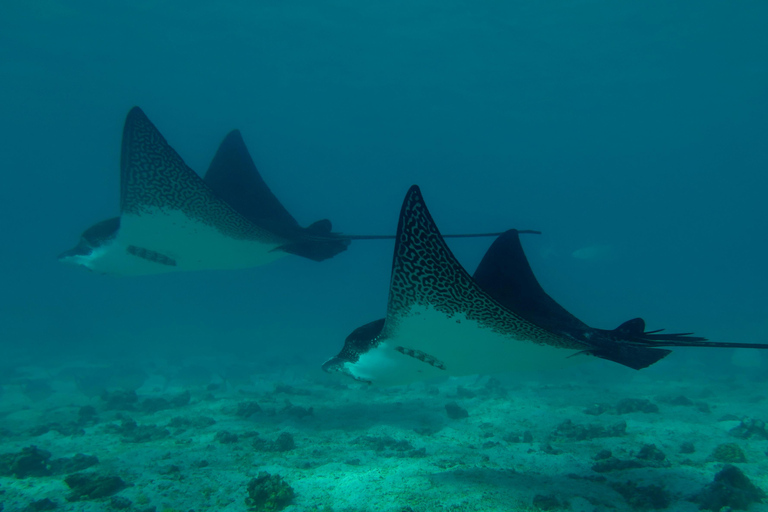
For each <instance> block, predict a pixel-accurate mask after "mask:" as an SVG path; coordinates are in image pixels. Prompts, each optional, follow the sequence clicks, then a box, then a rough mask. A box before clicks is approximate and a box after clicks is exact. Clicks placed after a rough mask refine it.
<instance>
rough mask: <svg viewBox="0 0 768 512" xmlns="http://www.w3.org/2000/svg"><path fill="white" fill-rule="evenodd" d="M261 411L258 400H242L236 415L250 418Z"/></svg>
mask: <svg viewBox="0 0 768 512" xmlns="http://www.w3.org/2000/svg"><path fill="white" fill-rule="evenodd" d="M260 412H261V406H260V405H259V404H257V403H256V402H253V401H251V402H240V403H239V404H237V411H236V412H235V416H238V417H240V418H250V417H251V416H253V415H254V414H258V413H260Z"/></svg>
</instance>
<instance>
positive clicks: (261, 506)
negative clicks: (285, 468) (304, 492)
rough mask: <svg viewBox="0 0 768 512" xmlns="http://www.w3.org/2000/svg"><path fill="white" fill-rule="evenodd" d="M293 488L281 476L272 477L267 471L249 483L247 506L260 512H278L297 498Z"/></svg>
mask: <svg viewBox="0 0 768 512" xmlns="http://www.w3.org/2000/svg"><path fill="white" fill-rule="evenodd" d="M295 495H296V494H295V492H294V491H293V487H291V486H290V485H288V484H287V483H286V482H285V480H283V478H282V477H281V476H280V475H270V474H269V473H267V472H266V471H262V472H260V473H259V476H257V477H256V478H254V479H252V480H251V481H250V482H248V497H247V498H246V499H245V504H246V505H247V506H248V508H250V509H252V510H256V511H259V512H277V511H279V510H282V509H284V508H285V507H287V506H288V505H289V504H290V503H291V501H293V498H294V497H295Z"/></svg>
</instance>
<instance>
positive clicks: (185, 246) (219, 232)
mask: <svg viewBox="0 0 768 512" xmlns="http://www.w3.org/2000/svg"><path fill="white" fill-rule="evenodd" d="M120 168H121V181H120V185H121V186H120V217H117V218H113V219H109V220H107V221H102V222H100V223H97V224H96V225H94V226H93V227H91V228H89V229H88V230H86V231H85V232H84V233H83V235H82V236H81V240H80V243H79V244H78V245H77V246H76V247H75V248H74V249H71V250H70V251H66V252H65V253H63V254H62V255H61V256H60V257H59V259H60V260H62V261H65V262H71V263H75V264H79V265H83V266H85V267H87V268H89V269H91V270H94V271H96V272H100V273H107V274H119V275H142V274H158V273H165V272H173V271H188V270H206V269H237V268H247V267H253V266H258V265H263V264H266V263H269V262H271V261H274V260H277V259H279V258H281V257H282V256H284V255H285V254H288V253H293V254H297V255H300V256H304V257H306V258H309V259H313V260H316V261H322V260H323V259H327V258H329V257H332V256H333V255H335V254H337V253H339V252H341V251H344V250H346V248H347V246H348V245H349V240H346V239H344V238H342V237H339V236H338V235H337V234H336V233H332V232H331V226H330V222H329V221H327V220H323V221H318V222H316V223H315V224H313V225H311V226H310V227H308V228H302V227H300V226H299V225H298V223H297V222H296V221H295V219H293V217H291V216H290V214H288V212H287V211H286V210H285V208H283V206H282V205H281V204H280V202H279V201H278V200H277V198H275V197H274V195H273V194H272V193H271V191H270V190H269V188H268V187H267V186H266V184H265V183H264V182H263V180H261V177H260V176H259V175H258V171H257V170H256V167H255V165H253V161H252V160H251V158H250V155H249V154H248V151H247V149H246V148H245V145H244V143H243V142H242V138H241V137H240V136H239V132H233V133H230V134H229V135H228V136H227V138H226V139H225V140H224V142H223V143H222V145H221V147H220V148H219V151H218V152H217V155H216V157H215V158H214V160H213V162H212V164H211V168H210V169H209V172H208V173H207V174H206V178H207V181H209V182H210V184H209V183H207V182H206V179H204V178H200V176H198V175H197V173H195V172H194V171H193V170H192V169H190V168H189V167H188V166H187V165H186V163H184V161H183V159H182V158H181V157H180V156H179V155H178V153H177V152H176V151H175V150H174V149H173V148H172V147H171V146H170V145H169V144H168V142H167V141H166V140H165V138H164V137H163V136H162V134H161V133H160V132H159V131H158V130H157V128H155V126H154V125H153V124H152V122H151V121H150V120H149V119H148V118H147V117H146V115H145V114H144V113H143V112H142V111H141V109H139V108H138V107H134V108H133V109H131V111H130V112H129V113H128V116H127V117H126V121H125V126H124V129H123V142H122V152H121V166H120ZM249 174H250V176H249ZM225 178H226V179H225ZM227 180H228V181H227ZM249 202H262V203H263V204H261V205H260V206H259V207H258V208H256V207H254V206H253V205H252V204H249Z"/></svg>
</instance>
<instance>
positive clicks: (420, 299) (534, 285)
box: [323, 186, 768, 385]
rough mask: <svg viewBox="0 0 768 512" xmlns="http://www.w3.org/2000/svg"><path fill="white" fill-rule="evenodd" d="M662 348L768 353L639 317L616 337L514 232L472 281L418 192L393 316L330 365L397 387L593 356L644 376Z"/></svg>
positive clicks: (358, 334) (396, 276)
mask: <svg viewBox="0 0 768 512" xmlns="http://www.w3.org/2000/svg"><path fill="white" fill-rule="evenodd" d="M665 346H688V347H730V348H759V349H765V348H768V345H762V344H748V343H717V342H709V341H707V340H705V339H704V338H700V337H695V336H690V333H680V334H661V333H659V331H650V332H646V331H645V322H644V321H643V320H642V319H640V318H635V319H633V320H629V321H628V322H625V323H623V324H622V325H620V326H619V327H618V328H616V329H613V330H604V329H597V328H593V327H590V326H588V325H587V324H585V323H584V322H582V321H581V320H579V319H578V318H576V317H575V316H573V315H572V314H571V313H569V312H568V311H567V310H565V309H564V308H563V307H562V306H560V305H559V304H558V303H557V302H556V301H555V300H554V299H552V298H551V297H550V296H549V295H547V294H546V292H545V291H544V290H543V289H542V288H541V286H540V285H539V283H538V282H537V280H536V278H535V276H534V274H533V271H532V270H531V268H530V265H529V264H528V260H527V258H526V257H525V253H524V252H523V249H522V246H521V244H520V240H519V232H518V231H516V230H509V231H507V232H505V233H504V234H502V235H501V236H500V237H499V238H498V239H497V240H496V241H495V242H494V243H493V245H492V246H491V248H490V249H489V250H488V252H487V253H486V255H485V257H484V258H483V260H482V261H481V263H480V265H479V266H478V269H477V271H476V272H475V275H474V276H470V275H469V274H468V273H467V271H466V270H465V269H464V268H463V267H462V266H461V264H460V263H459V262H458V261H457V260H456V258H455V257H454V256H453V254H452V253H451V251H450V249H449V248H448V246H447V245H446V243H445V240H444V239H443V237H442V236H441V235H440V232H439V231H438V229H437V226H436V224H435V222H434V221H433V219H432V216H431V215H430V213H429V211H428V210H427V207H426V204H425V203H424V200H423V198H422V196H421V192H420V190H419V188H418V187H416V186H413V187H411V189H410V190H409V191H408V194H407V195H406V198H405V201H404V202H403V206H402V209H401V212H400V219H399V223H398V231H397V238H396V243H395V253H394V257H393V263H392V275H391V280H390V289H389V299H388V302H387V315H386V317H385V318H383V319H380V320H376V321H374V322H371V323H369V324H366V325H363V326H362V327H359V328H358V329H356V330H354V331H353V332H352V333H351V334H350V335H349V336H348V337H347V339H346V340H345V343H344V347H343V348H342V350H341V351H340V352H339V354H338V355H337V356H336V357H333V358H331V359H330V360H328V361H327V362H326V363H325V364H324V365H323V368H324V369H325V370H326V371H329V372H338V373H341V374H344V375H347V376H349V377H352V378H354V379H356V380H358V381H361V382H368V383H375V384H382V385H397V384H407V383H410V382H414V381H419V380H425V379H429V378H433V377H441V376H459V375H470V374H487V373H494V372H501V371H514V370H540V369H547V368H560V367H564V366H567V365H569V364H573V363H577V362H579V361H586V360H589V359H590V358H587V357H573V356H583V355H592V356H596V357H598V358H602V359H606V360H610V361H613V362H617V363H619V364H622V365H624V366H627V367H630V368H633V369H642V368H645V367H647V366H649V365H651V364H654V363H655V362H657V361H659V360H660V359H663V358H664V357H666V356H667V355H668V354H669V353H670V352H671V351H670V350H667V349H663V348H659V347H665Z"/></svg>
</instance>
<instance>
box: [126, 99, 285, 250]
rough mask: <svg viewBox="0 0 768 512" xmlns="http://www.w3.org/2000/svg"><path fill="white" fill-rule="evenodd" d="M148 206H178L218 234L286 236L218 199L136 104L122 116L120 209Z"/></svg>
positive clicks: (263, 238) (264, 238)
mask: <svg viewBox="0 0 768 512" xmlns="http://www.w3.org/2000/svg"><path fill="white" fill-rule="evenodd" d="M150 208H160V209H161V210H164V211H167V212H171V211H176V210H178V211H181V212H183V213H184V214H185V215H186V216H187V217H189V218H191V219H193V220H195V221H197V222H200V223H203V224H207V225H209V226H211V227H213V228H215V229H217V230H218V231H220V232H221V233H222V234H224V235H226V236H229V237H232V238H235V239H242V240H254V241H259V242H263V243H274V244H283V243H285V242H286V240H285V239H283V238H281V237H277V236H275V235H274V234H273V233H271V232H269V231H267V230H265V229H262V228H260V227H259V226H256V225H255V224H254V223H252V222H250V221H249V220H248V219H246V218H245V217H243V216H242V215H240V214H239V213H237V211H235V210H234V209H233V208H232V207H231V206H230V205H229V204H227V203H226V202H225V201H223V200H221V199H220V198H219V197H218V196H216V194H214V193H213V191H212V190H211V189H210V187H209V186H208V185H206V184H205V182H204V181H203V180H202V179H201V178H200V177H199V176H198V175H197V173H195V172H194V171H193V170H192V169H190V168H189V167H187V165H186V164H185V163H184V161H183V160H182V159H181V157H180V156H179V155H178V153H176V151H174V149H173V148H172V147H171V146H170V145H169V144H168V143H167V142H166V140H165V138H163V136H162V135H161V134H160V132H159V131H158V130H157V128H155V126H154V125H153V124H152V122H151V121H150V120H149V119H148V118H147V117H146V116H145V115H144V112H142V111H141V109H139V108H138V107H134V108H133V109H132V110H131V111H130V112H129V113H128V117H127V119H126V121H125V128H124V130H123V147H122V156H121V184H120V210H121V212H123V213H130V214H134V215H142V214H145V213H147V212H148V211H149V209H150Z"/></svg>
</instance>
